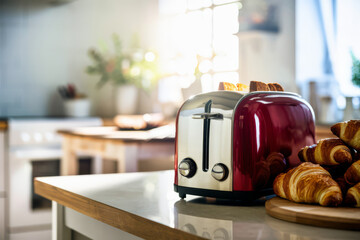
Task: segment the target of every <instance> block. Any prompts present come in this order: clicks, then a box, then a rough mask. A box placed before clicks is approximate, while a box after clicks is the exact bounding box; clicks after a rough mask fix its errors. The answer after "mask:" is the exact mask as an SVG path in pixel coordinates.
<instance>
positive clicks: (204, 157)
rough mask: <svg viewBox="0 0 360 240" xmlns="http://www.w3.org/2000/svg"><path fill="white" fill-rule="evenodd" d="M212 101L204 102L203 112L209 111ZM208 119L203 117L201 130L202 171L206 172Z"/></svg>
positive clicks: (207, 165)
mask: <svg viewBox="0 0 360 240" xmlns="http://www.w3.org/2000/svg"><path fill="white" fill-rule="evenodd" d="M211 104H212V101H211V100H209V101H208V102H207V103H206V104H205V113H210V112H211ZM209 135H210V119H209V118H205V119H204V131H203V164H202V169H203V171H204V172H207V170H208V169H209V141H210V136H209Z"/></svg>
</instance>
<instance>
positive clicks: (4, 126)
mask: <svg viewBox="0 0 360 240" xmlns="http://www.w3.org/2000/svg"><path fill="white" fill-rule="evenodd" d="M7 128H8V124H7V122H3V121H0V131H6V130H7Z"/></svg>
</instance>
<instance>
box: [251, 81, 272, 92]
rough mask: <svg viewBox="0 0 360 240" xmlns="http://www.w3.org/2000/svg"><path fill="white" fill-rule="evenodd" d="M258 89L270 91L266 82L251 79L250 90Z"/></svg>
mask: <svg viewBox="0 0 360 240" xmlns="http://www.w3.org/2000/svg"><path fill="white" fill-rule="evenodd" d="M256 91H270V89H269V86H268V85H267V84H266V83H263V82H259V81H251V82H250V92H256Z"/></svg>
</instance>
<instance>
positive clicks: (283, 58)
mask: <svg viewBox="0 0 360 240" xmlns="http://www.w3.org/2000/svg"><path fill="white" fill-rule="evenodd" d="M272 2H277V3H278V8H279V9H278V13H279V28H280V30H279V32H278V33H264V32H249V33H240V34H239V41H240V53H239V64H240V72H239V73H240V82H243V83H247V84H248V83H249V82H250V81H252V80H256V81H263V82H267V83H269V82H278V83H280V84H282V85H283V87H284V88H285V90H286V91H293V92H296V91H297V88H296V83H295V0H277V1H272Z"/></svg>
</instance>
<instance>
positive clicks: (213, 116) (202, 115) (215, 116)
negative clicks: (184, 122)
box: [192, 113, 224, 120]
mask: <svg viewBox="0 0 360 240" xmlns="http://www.w3.org/2000/svg"><path fill="white" fill-rule="evenodd" d="M192 118H193V119H220V120H222V119H224V116H223V115H222V114H221V113H196V114H193V115H192Z"/></svg>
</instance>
